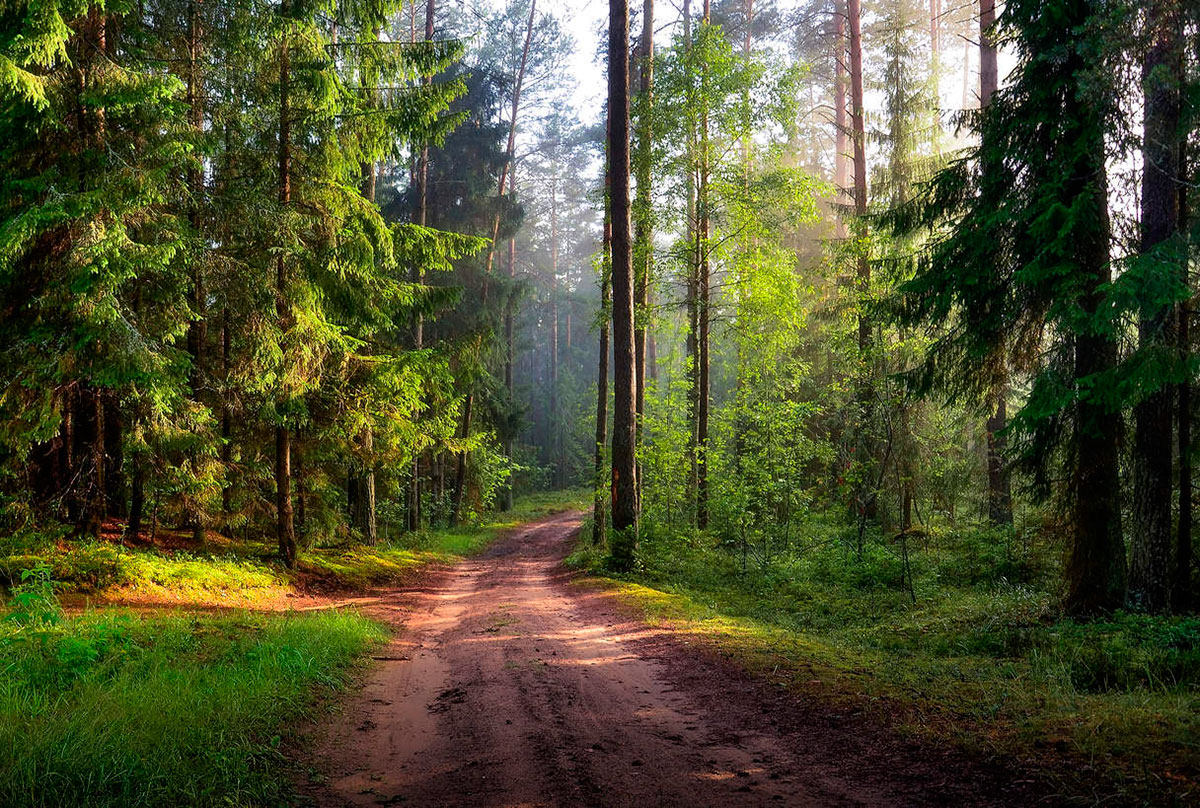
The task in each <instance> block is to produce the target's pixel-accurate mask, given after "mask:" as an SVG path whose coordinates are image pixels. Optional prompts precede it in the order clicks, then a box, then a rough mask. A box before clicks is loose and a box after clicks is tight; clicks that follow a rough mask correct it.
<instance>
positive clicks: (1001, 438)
mask: <svg viewBox="0 0 1200 808" xmlns="http://www.w3.org/2000/svg"><path fill="white" fill-rule="evenodd" d="M995 22H996V2H995V0H979V106H980V108H985V107H987V106H988V104H990V103H991V102H992V96H993V95H995V93H996V88H997V87H998V86H999V81H1000V76H999V73H998V68H997V65H996V44H995V42H994V41H993V39H992V26H993V25H994V24H995ZM997 361H998V362H999V364H1000V365H1001V367H1002V370H1001V374H1000V375H1001V378H1000V381H999V382H998V383H997V385H996V389H995V391H994V393H993V396H992V399H993V400H992V408H993V409H992V413H991V416H990V417H989V418H988V420H987V424H986V429H987V452H988V456H987V467H988V519H989V520H990V521H991V523H992V524H994V525H1011V524H1012V520H1013V509H1012V482H1011V478H1010V476H1009V473H1008V468H1007V467H1006V465H1005V458H1006V456H1007V454H1008V438H1007V437H1006V436H1005V435H1004V429H1005V427H1007V426H1008V381H1007V375H1008V373H1007V367H1006V365H1007V356H1006V352H1005V351H1004V350H1003V349H1001V355H1000V356H999V357H998V360H997Z"/></svg>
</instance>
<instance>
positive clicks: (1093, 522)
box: [1063, 56, 1125, 615]
mask: <svg viewBox="0 0 1200 808" xmlns="http://www.w3.org/2000/svg"><path fill="white" fill-rule="evenodd" d="M1074 58H1075V60H1076V61H1078V62H1082V59H1080V58H1079V57H1078V56H1075V57H1074ZM1082 70H1083V66H1082V64H1080V65H1079V71H1080V72H1082ZM1080 93H1081V90H1079V89H1076V91H1075V93H1073V94H1072V95H1071V96H1070V97H1069V98H1068V99H1067V102H1066V108H1065V109H1064V110H1063V112H1064V117H1065V118H1066V119H1067V120H1070V121H1081V122H1083V123H1082V124H1081V126H1082V127H1088V126H1089V124H1088V123H1087V121H1088V118H1089V115H1090V111H1088V110H1087V109H1086V107H1085V102H1084V101H1083V100H1082V99H1081V98H1080ZM1090 128H1092V129H1093V130H1094V131H1097V132H1098V131H1099V128H1098V127H1094V126H1092V127H1090ZM1076 140H1077V141H1084V142H1083V143H1082V144H1080V145H1081V146H1082V147H1081V148H1079V149H1077V154H1076V157H1075V164H1074V165H1073V166H1071V167H1070V173H1069V174H1068V177H1069V179H1068V180H1067V183H1068V187H1067V193H1068V194H1069V195H1071V194H1073V195H1075V196H1076V197H1082V196H1084V195H1089V196H1091V207H1092V209H1093V210H1094V211H1095V217H1094V219H1095V221H1094V222H1093V223H1090V224H1089V225H1088V226H1086V227H1085V226H1080V227H1079V228H1078V231H1079V235H1078V239H1077V240H1078V241H1079V242H1080V243H1079V247H1078V253H1077V254H1078V256H1079V259H1078V260H1079V264H1078V267H1077V269H1076V271H1077V272H1078V273H1079V276H1080V280H1081V282H1082V283H1083V284H1084V288H1085V289H1086V291H1085V292H1084V293H1083V295H1082V296H1081V298H1080V300H1079V305H1080V308H1081V309H1082V310H1083V312H1084V313H1085V315H1086V316H1087V317H1088V318H1089V319H1090V318H1094V317H1095V316H1096V315H1097V312H1098V311H1099V309H1100V306H1101V305H1102V302H1103V299H1104V288H1105V287H1106V286H1107V285H1108V284H1109V283H1110V282H1111V280H1112V271H1111V268H1110V265H1109V252H1108V250H1109V237H1110V235H1109V220H1108V193H1107V183H1106V180H1105V167H1104V142H1103V140H1102V139H1101V138H1100V136H1099V135H1094V136H1093V135H1092V133H1091V132H1088V133H1086V134H1084V133H1080V135H1079V136H1078V137H1077V138H1076ZM1089 141H1094V142H1089ZM1116 364H1117V345H1116V342H1115V341H1114V338H1113V337H1112V336H1110V335H1107V334H1103V333H1096V332H1094V331H1085V333H1081V334H1078V335H1077V336H1076V337H1075V366H1074V376H1075V380H1076V383H1077V384H1079V383H1080V382H1084V381H1085V380H1089V379H1092V378H1094V377H1095V376H1096V375H1097V374H1102V373H1107V372H1110V371H1111V370H1112V369H1113V368H1114V367H1116ZM1074 429H1075V447H1076V455H1075V469H1074V475H1073V480H1072V491H1071V496H1072V508H1073V513H1072V522H1073V529H1074V538H1073V543H1072V548H1071V557H1070V560H1069V561H1068V565H1067V578H1068V581H1069V592H1068V595H1067V601H1066V604H1065V606H1066V609H1067V611H1068V613H1071V614H1077V615H1086V614H1096V613H1099V612H1105V611H1109V610H1111V609H1115V608H1117V607H1119V606H1120V605H1121V603H1122V601H1123V599H1124V596H1125V541H1124V538H1123V536H1122V534H1121V480H1120V471H1119V469H1120V437H1121V414H1120V413H1119V412H1113V411H1112V410H1111V409H1110V408H1109V407H1108V406H1106V404H1105V402H1103V401H1097V400H1096V398H1094V397H1093V396H1092V395H1087V394H1086V393H1084V394H1082V395H1081V396H1080V398H1079V399H1078V400H1077V403H1076V406H1075V419H1074Z"/></svg>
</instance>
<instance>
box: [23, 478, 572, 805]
mask: <svg viewBox="0 0 1200 808" xmlns="http://www.w3.org/2000/svg"><path fill="white" fill-rule="evenodd" d="M588 496H589V495H587V494H586V493H580V492H566V493H556V494H547V495H539V496H535V497H528V498H524V499H521V500H518V502H517V504H516V507H515V508H514V509H513V510H512V511H510V512H509V513H506V514H497V515H493V516H490V517H487V518H485V519H484V520H483V521H481V522H480V523H479V524H475V525H468V526H463V527H460V528H457V529H455V530H434V531H422V532H420V533H414V534H409V535H406V536H404V537H402V538H401V539H398V540H394V541H391V542H387V543H384V544H380V545H376V546H365V545H361V544H353V543H347V544H342V545H338V546H328V547H315V548H310V549H308V550H307V551H305V552H303V553H302V554H301V564H300V568H299V569H298V570H296V571H289V570H286V569H284V568H283V567H281V566H280V565H279V564H278V563H277V562H276V560H275V559H274V557H273V552H272V548H271V547H270V546H269V545H268V544H266V543H264V542H254V541H234V540H231V539H228V538H225V537H222V536H218V535H215V534H209V536H208V537H207V541H206V543H205V544H204V545H203V546H202V547H190V548H187V549H166V548H153V547H127V546H124V545H122V544H120V543H116V542H112V541H84V542H68V541H65V540H62V539H61V538H59V539H55V538H50V537H44V538H42V540H40V541H29V539H28V537H25V538H24V539H23V540H22V541H21V543H20V546H14V544H15V543H16V542H15V540H13V539H12V538H11V537H10V539H9V540H8V542H9V543H8V545H7V546H6V545H5V544H4V540H0V581H3V580H4V579H7V581H8V583H9V585H10V586H9V588H10V592H9V598H8V603H7V608H6V609H5V610H3V611H0V806H35V807H36V806H57V805H62V806H143V805H145V806H159V805H188V806H210V805H211V806H218V805H220V806H249V805H280V804H286V803H287V802H288V801H289V799H290V797H291V794H292V789H291V782H292V780H291V777H290V775H291V769H290V764H289V763H288V761H287V759H286V757H285V755H284V752H283V750H285V749H287V748H289V747H290V746H292V745H293V743H294V742H295V741H296V740H297V739H296V738H295V736H294V733H295V730H294V729H291V727H294V726H295V725H296V722H297V721H299V720H302V719H304V718H305V717H307V716H310V715H312V714H313V711H314V708H315V706H316V705H317V704H318V703H319V702H320V701H321V699H322V697H323V696H325V695H328V694H331V693H334V692H336V691H338V690H339V689H341V688H342V687H344V686H345V685H346V684H347V683H348V682H349V680H350V677H351V674H352V672H353V670H354V669H355V668H356V666H358V665H359V664H360V663H361V662H362V661H363V659H364V657H365V656H366V655H367V653H368V652H369V651H370V650H371V649H373V648H375V647H376V646H378V645H379V643H381V642H382V641H383V640H384V639H385V637H386V636H387V629H385V628H384V627H383V626H382V625H380V624H378V623H376V622H373V621H371V620H368V619H367V618H365V617H363V616H361V615H359V614H358V613H356V612H354V611H349V610H337V609H329V610H323V611H313V612H305V613H297V612H294V611H281V610H280V607H282V606H286V605H287V604H288V601H287V600H286V598H287V597H288V596H289V595H294V594H296V593H298V592H309V593H311V592H314V591H316V592H320V591H327V590H328V589H329V588H331V587H332V588H334V589H336V590H338V591H344V592H353V591H360V590H362V589H363V588H366V587H369V586H374V585H383V584H395V583H399V582H402V581H403V580H404V579H405V578H406V577H407V576H410V575H411V574H413V573H414V572H416V571H417V570H419V569H420V568H421V567H422V566H424V565H427V564H429V563H431V562H453V561H455V560H458V559H460V558H462V557H464V556H466V555H468V554H470V553H473V552H476V551H478V550H480V549H482V548H483V547H485V546H486V545H487V544H489V543H490V542H491V541H493V540H494V539H496V538H497V537H498V536H499V535H501V533H503V532H504V531H505V530H508V529H510V528H512V527H514V526H516V525H518V524H521V523H523V522H527V521H529V520H532V519H536V518H538V517H540V516H544V515H547V514H550V513H554V512H556V511H561V510H565V509H568V508H571V507H574V506H576V505H577V503H579V502H581V501H582V500H583V499H586V498H587V497H588ZM63 593H65V594H67V595H74V596H76V598H78V597H79V596H80V595H82V594H87V595H88V596H89V597H90V598H93V599H95V600H96V601H98V602H100V603H101V604H103V602H104V601H106V600H110V601H111V600H120V601H129V602H131V603H134V604H160V605H161V604H167V605H171V606H173V607H175V608H173V609H172V610H171V611H165V610H157V611H153V612H152V613H151V612H143V613H137V612H133V611H130V610H125V609H120V608H113V607H104V608H99V609H97V608H87V609H85V610H83V611H81V612H73V613H72V614H70V615H68V614H65V613H64V612H63V609H62V608H61V606H60V603H59V595H60V594H63ZM212 606H222V607H234V610H232V611H229V612H223V613H219V614H215V613H212V612H211V611H187V610H188V609H194V608H195V607H212Z"/></svg>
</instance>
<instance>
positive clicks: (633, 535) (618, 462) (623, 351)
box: [608, 0, 638, 569]
mask: <svg viewBox="0 0 1200 808" xmlns="http://www.w3.org/2000/svg"><path fill="white" fill-rule="evenodd" d="M608 9H609V22H608V109H609V115H610V118H609V121H610V126H609V131H608V159H609V167H610V170H611V172H612V185H611V188H610V193H609V210H610V211H611V213H610V218H611V219H612V293H613V306H612V309H613V330H612V338H613V350H614V356H613V391H614V400H613V408H614V409H613V438H612V466H613V468H612V486H613V490H612V502H613V506H612V520H613V532H614V536H613V540H612V541H611V542H610V545H611V552H612V557H613V561H614V564H615V566H616V567H617V568H618V569H629V568H631V567H632V565H633V556H634V552H635V550H636V547H637V529H638V502H637V477H636V474H637V472H636V468H635V463H636V461H635V443H636V435H635V430H636V426H635V421H636V418H635V412H634V408H635V398H636V390H635V389H634V386H635V379H634V377H635V373H636V368H635V361H634V339H633V330H634V305H633V286H634V280H633V244H632V240H631V233H630V230H631V229H632V227H631V222H630V211H629V4H628V0H609V6H608Z"/></svg>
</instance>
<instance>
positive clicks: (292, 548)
mask: <svg viewBox="0 0 1200 808" xmlns="http://www.w3.org/2000/svg"><path fill="white" fill-rule="evenodd" d="M280 14H281V15H282V16H283V18H284V20H285V22H286V20H287V18H288V3H287V0H284V2H283V4H282V5H281V6H280ZM290 81H291V55H290V53H289V50H288V34H287V32H286V30H285V32H284V35H283V37H282V38H281V40H280V43H279V202H280V204H281V205H282V206H284V207H285V208H286V207H287V206H288V205H289V204H290V203H291V199H292V146H291V121H290V117H291V99H290V97H289V93H290V87H289V83H290ZM275 312H276V315H277V316H278V318H279V326H280V331H282V332H284V333H286V332H287V330H288V328H289V327H290V325H291V323H290V322H289V321H290V319H291V318H290V316H289V312H288V301H287V265H286V262H285V260H284V256H283V253H282V251H281V252H280V254H279V257H278V259H276V263H275ZM275 517H276V518H275V538H276V540H277V542H278V544H279V555H280V556H281V557H282V558H283V563H284V564H285V565H286V566H287V567H289V568H291V567H295V566H296V526H295V524H294V522H293V519H292V461H291V435H290V434H289V432H288V428H287V426H286V425H285V424H283V423H282V422H281V423H280V424H279V425H278V426H276V428H275Z"/></svg>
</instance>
